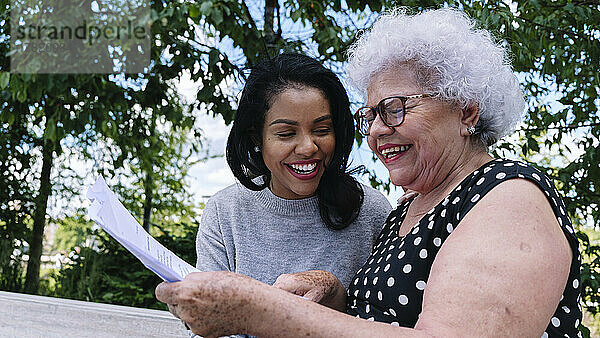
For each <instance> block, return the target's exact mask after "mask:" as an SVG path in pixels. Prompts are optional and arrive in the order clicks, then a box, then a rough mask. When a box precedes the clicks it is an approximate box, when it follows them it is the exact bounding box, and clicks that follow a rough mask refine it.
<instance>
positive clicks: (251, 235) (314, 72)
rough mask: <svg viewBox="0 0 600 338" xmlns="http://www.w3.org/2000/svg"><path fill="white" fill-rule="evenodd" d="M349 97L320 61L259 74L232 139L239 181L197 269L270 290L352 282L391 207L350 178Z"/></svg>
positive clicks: (214, 216)
mask: <svg viewBox="0 0 600 338" xmlns="http://www.w3.org/2000/svg"><path fill="white" fill-rule="evenodd" d="M353 140H354V123H353V120H352V115H351V113H350V109H349V100H348V96H347V94H346V91H345V89H344V87H343V86H342V84H341V82H340V81H339V79H338V78H337V76H336V75H335V74H334V73H333V72H331V71H330V70H328V69H326V68H325V67H323V66H322V65H321V64H320V63H319V62H317V61H316V60H314V59H312V58H310V57H308V56H304V55H299V54H282V55H279V56H277V57H275V58H273V59H268V60H264V61H262V62H260V63H259V64H257V65H256V66H255V67H253V69H252V71H251V74H250V76H249V78H248V80H247V82H246V85H245V87H244V90H243V92H242V96H241V98H240V102H239V106H238V110H237V114H236V117H235V120H234V122H233V128H232V130H231V133H230V134H229V139H228V141H227V150H226V153H227V162H228V164H229V166H230V168H231V170H232V172H233V173H234V175H235V177H236V178H237V179H238V181H239V183H238V184H234V185H231V186H229V187H227V188H225V189H223V190H222V191H220V192H218V193H217V194H215V195H214V196H213V197H212V198H211V199H210V200H209V201H208V202H207V204H206V207H205V209H204V213H203V215H202V222H201V225H200V228H199V230H198V237H197V254H198V262H197V267H198V268H199V269H200V270H202V271H215V270H228V271H234V272H238V273H242V274H244V275H248V276H250V277H253V278H255V279H258V280H260V281H262V282H264V283H269V284H272V283H273V282H275V280H276V278H277V277H278V276H279V275H281V274H283V273H291V272H297V271H304V270H315V269H319V270H327V271H331V272H333V273H335V274H336V276H338V277H339V279H340V280H341V281H342V282H343V283H345V285H348V284H349V282H350V278H351V277H352V275H353V274H354V272H355V271H356V270H358V268H359V267H360V266H361V265H362V263H364V262H365V260H366V258H367V257H368V256H369V253H370V248H371V245H372V244H373V242H374V240H375V237H376V236H377V235H378V234H379V231H380V230H381V225H382V224H383V223H384V221H385V219H386V217H387V215H388V213H389V212H390V209H391V206H390V204H389V202H388V201H387V200H386V199H385V197H384V196H383V195H382V194H381V193H379V192H378V191H377V190H375V189H373V188H370V187H366V186H364V185H361V184H359V183H358V182H357V181H356V180H355V179H354V178H353V177H352V176H351V175H350V174H349V173H348V156H349V154H350V150H351V149H352V143H353Z"/></svg>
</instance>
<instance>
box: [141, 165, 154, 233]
mask: <svg viewBox="0 0 600 338" xmlns="http://www.w3.org/2000/svg"><path fill="white" fill-rule="evenodd" d="M150 168H152V166H150ZM150 170H152V169H150ZM152 181H153V180H152V172H151V171H149V172H146V179H144V195H146V200H145V201H144V224H143V227H144V230H146V231H147V232H150V218H151V217H152Z"/></svg>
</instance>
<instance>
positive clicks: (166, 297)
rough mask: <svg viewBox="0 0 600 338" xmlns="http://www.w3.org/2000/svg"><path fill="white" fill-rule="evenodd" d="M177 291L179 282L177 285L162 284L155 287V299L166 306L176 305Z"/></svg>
mask: <svg viewBox="0 0 600 338" xmlns="http://www.w3.org/2000/svg"><path fill="white" fill-rule="evenodd" d="M178 289H179V282H177V283H167V282H162V283H160V284H158V285H157V286H156V290H155V291H154V293H155V294H156V299H158V300H160V301H161V302H163V303H167V304H176V303H177V301H176V296H177V290H178Z"/></svg>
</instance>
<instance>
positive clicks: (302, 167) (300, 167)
mask: <svg viewBox="0 0 600 338" xmlns="http://www.w3.org/2000/svg"><path fill="white" fill-rule="evenodd" d="M290 167H292V169H294V171H298V172H300V173H301V174H306V173H309V172H311V171H313V170H315V168H316V167H317V163H316V162H314V163H310V164H290Z"/></svg>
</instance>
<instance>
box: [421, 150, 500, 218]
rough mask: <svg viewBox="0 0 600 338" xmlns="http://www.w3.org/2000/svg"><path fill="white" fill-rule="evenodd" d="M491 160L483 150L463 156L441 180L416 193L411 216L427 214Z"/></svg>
mask: <svg viewBox="0 0 600 338" xmlns="http://www.w3.org/2000/svg"><path fill="white" fill-rule="evenodd" d="M492 159H493V158H492V157H491V156H490V155H489V154H488V153H487V152H486V151H485V150H474V153H471V154H469V155H466V154H463V156H459V157H458V158H457V160H456V161H455V162H454V163H453V164H452V166H451V167H450V169H449V170H448V171H447V172H446V173H445V174H444V175H443V177H442V179H441V180H440V181H439V182H438V183H437V184H435V185H433V186H431V188H430V189H428V190H423V191H418V192H419V195H418V196H417V197H416V198H415V200H414V201H413V203H412V204H411V207H412V209H413V212H412V213H411V214H413V215H415V216H417V215H420V214H421V213H422V214H425V213H427V212H428V211H429V210H430V209H431V208H432V207H433V206H435V205H437V204H438V203H439V202H440V201H441V200H442V199H443V198H444V197H446V196H447V195H448V194H449V193H450V192H451V191H452V190H453V189H454V188H455V187H456V186H457V185H458V184H459V183H460V182H461V181H462V180H463V179H464V178H465V177H467V176H468V175H469V174H470V173H472V172H473V171H475V170H476V169H477V168H479V167H481V166H482V165H484V164H485V163H487V162H489V161H491V160H492Z"/></svg>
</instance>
